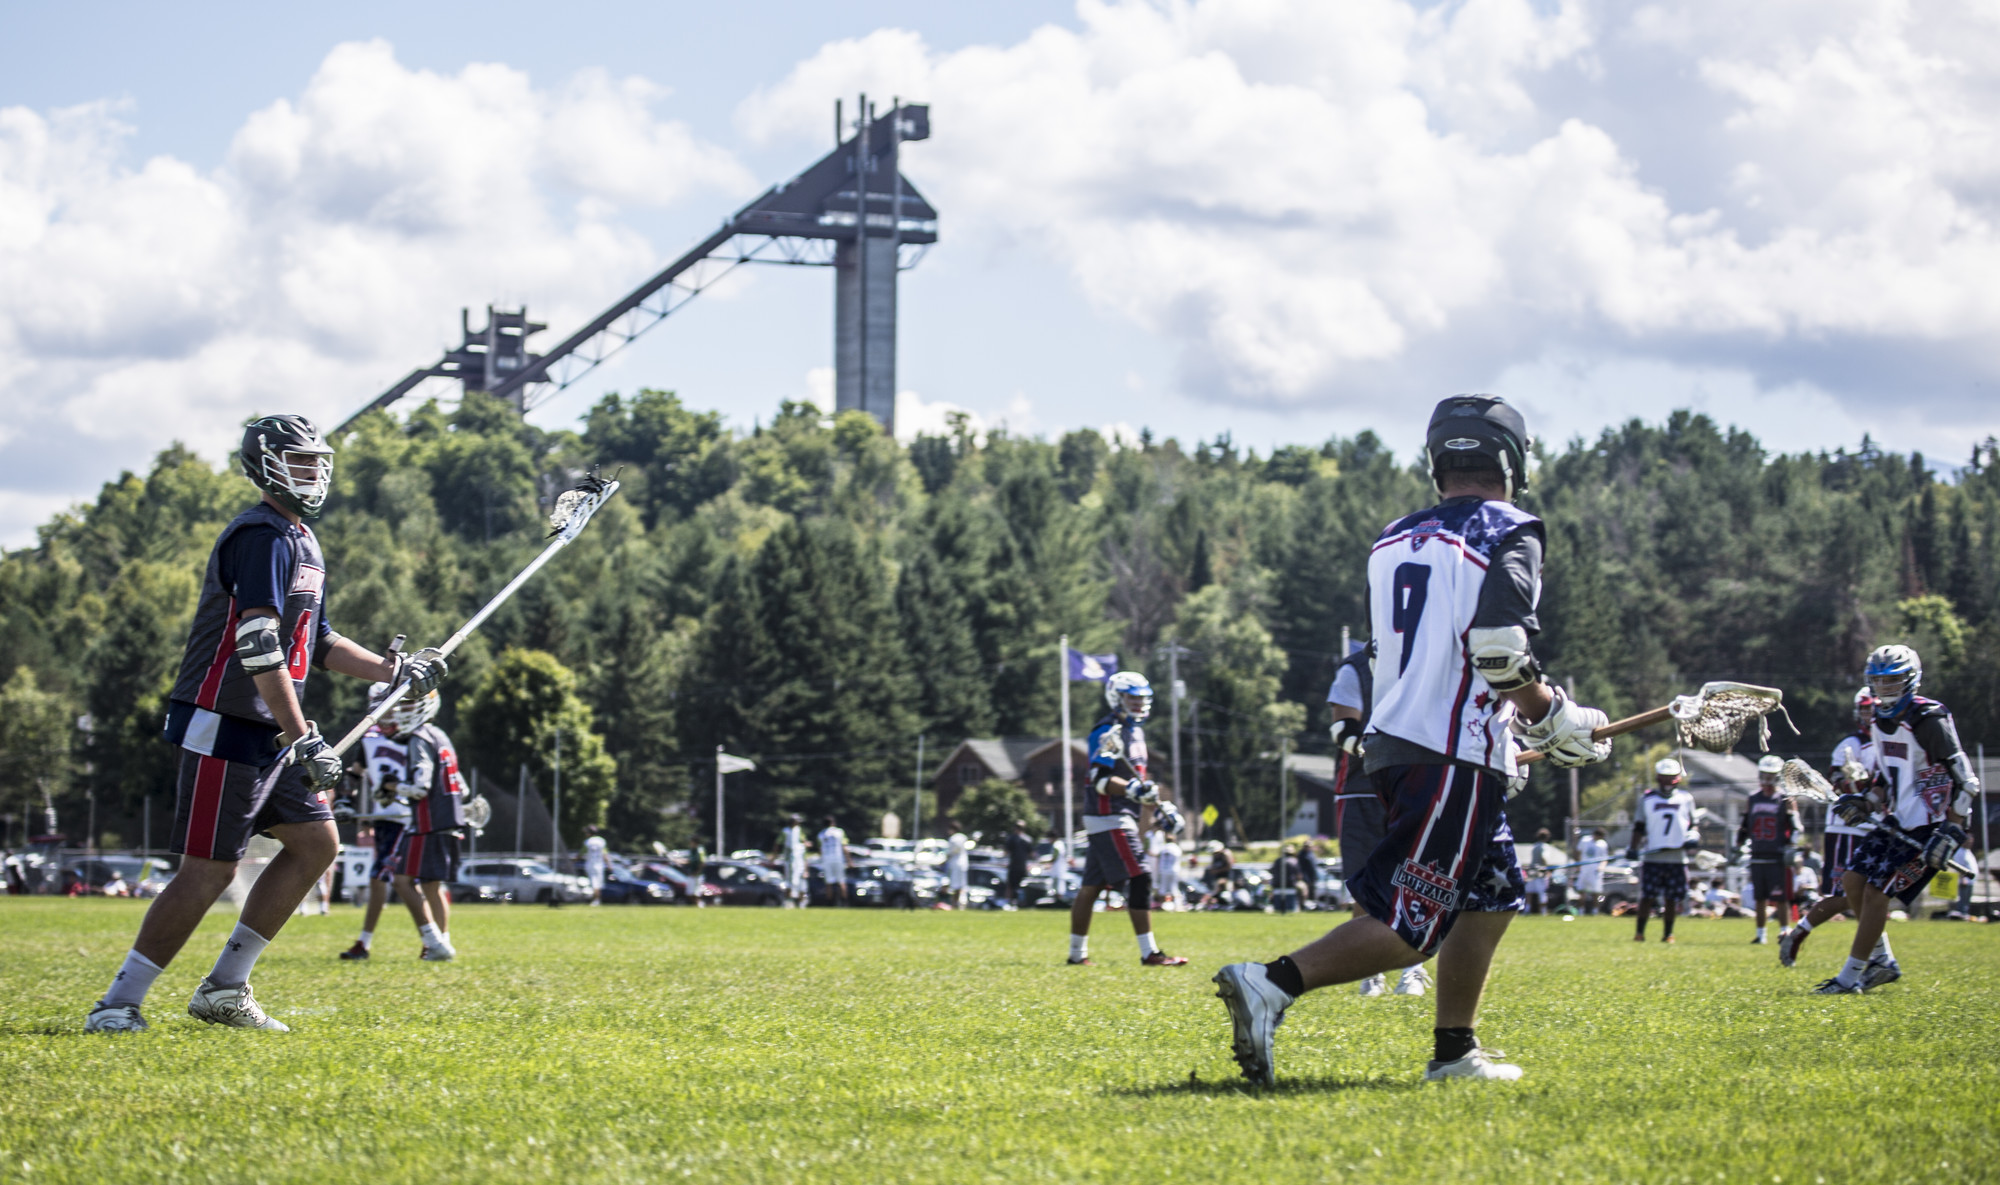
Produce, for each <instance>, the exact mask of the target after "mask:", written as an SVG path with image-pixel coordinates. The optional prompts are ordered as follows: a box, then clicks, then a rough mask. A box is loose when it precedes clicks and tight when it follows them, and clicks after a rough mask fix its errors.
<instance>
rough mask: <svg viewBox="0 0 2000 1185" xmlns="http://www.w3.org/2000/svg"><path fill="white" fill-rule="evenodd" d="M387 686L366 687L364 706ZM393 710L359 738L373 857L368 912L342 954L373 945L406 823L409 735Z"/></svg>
mask: <svg viewBox="0 0 2000 1185" xmlns="http://www.w3.org/2000/svg"><path fill="white" fill-rule="evenodd" d="M376 688H380V691H379V692H378V691H377V690H376ZM389 690H390V688H389V685H388V684H387V683H377V684H376V685H375V687H373V688H370V689H369V694H368V706H369V708H370V709H371V710H372V709H373V708H374V707H375V706H376V705H377V704H379V703H380V702H381V700H382V696H384V695H387V694H388V693H389ZM396 715H397V714H396V713H392V714H390V715H388V716H384V717H383V718H382V722H381V723H380V724H377V725H376V726H375V727H373V728H371V729H369V730H368V731H367V732H366V733H364V734H363V735H362V737H361V792H362V793H363V794H365V795H367V797H368V806H367V813H366V814H363V815H360V816H358V818H360V819H362V820H367V821H370V822H372V823H373V826H374V832H375V836H374V839H375V862H374V865H373V866H372V867H371V868H370V869H369V873H368V913H367V915H366V916H365V917H363V918H362V921H361V937H359V938H357V939H355V940H354V945H353V946H351V947H348V948H347V949H346V950H344V951H342V952H340V957H341V958H343V959H365V958H367V957H368V952H369V951H370V949H372V948H373V947H374V945H375V926H376V924H377V923H378V922H380V921H381V920H382V907H383V906H384V905H386V904H388V901H389V882H390V881H391V880H392V879H393V878H392V877H391V876H390V874H389V857H391V856H393V855H395V853H396V844H397V842H398V841H400V840H401V839H402V838H403V830H404V828H406V827H408V826H409V825H410V806H409V804H408V803H406V802H404V801H403V800H402V798H401V797H400V796H399V795H398V794H397V790H396V788H397V787H398V786H399V785H401V784H402V783H404V782H407V781H409V780H410V745H409V737H408V736H407V735H406V734H405V733H404V732H403V730H402V728H401V726H400V725H398V724H397V723H396Z"/></svg>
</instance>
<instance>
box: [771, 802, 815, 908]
mask: <svg viewBox="0 0 2000 1185" xmlns="http://www.w3.org/2000/svg"><path fill="white" fill-rule="evenodd" d="M778 854H779V855H781V856H782V857H783V858H784V861H785V905H786V906H787V907H788V908H791V909H804V908H805V907H806V898H807V897H808V896H810V894H809V893H808V892H807V891H806V825H805V820H804V819H801V818H799V817H798V816H797V815H793V816H792V818H791V822H790V823H787V824H786V825H785V829H784V830H783V831H781V832H779V833H778Z"/></svg>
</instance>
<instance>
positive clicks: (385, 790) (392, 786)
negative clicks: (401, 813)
mask: <svg viewBox="0 0 2000 1185" xmlns="http://www.w3.org/2000/svg"><path fill="white" fill-rule="evenodd" d="M396 793H397V791H396V779H394V778H383V779H382V784H381V785H379V786H377V787H375V805H376V806H390V805H392V804H394V803H395V801H396Z"/></svg>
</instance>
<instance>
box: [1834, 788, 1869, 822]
mask: <svg viewBox="0 0 2000 1185" xmlns="http://www.w3.org/2000/svg"><path fill="white" fill-rule="evenodd" d="M1833 813H1834V814H1835V815H1837V816H1839V818H1840V821H1841V822H1843V823H1845V824H1847V825H1848V826H1849V827H1859V826H1861V825H1862V824H1863V823H1866V822H1867V821H1868V816H1869V815H1870V814H1872V813H1873V812H1872V811H1870V810H1869V809H1868V796H1867V795H1865V794H1843V795H1841V796H1840V797H1839V798H1836V799H1834V800H1833Z"/></svg>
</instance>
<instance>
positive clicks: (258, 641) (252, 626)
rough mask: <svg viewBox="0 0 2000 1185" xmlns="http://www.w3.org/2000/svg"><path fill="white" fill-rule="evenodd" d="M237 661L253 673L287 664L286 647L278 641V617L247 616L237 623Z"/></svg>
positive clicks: (260, 672)
mask: <svg viewBox="0 0 2000 1185" xmlns="http://www.w3.org/2000/svg"><path fill="white" fill-rule="evenodd" d="M236 661H237V662H240V663H242V664H243V669H244V670H246V671H248V672H250V673H251V674H253V675H261V674H263V673H264V672H265V671H275V670H277V669H278V668H279V667H282V666H284V665H285V647H284V645H283V644H282V643H280V642H279V641H278V619H277V618H275V617H246V618H244V619H243V620H241V621H239V622H237V623H236Z"/></svg>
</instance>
